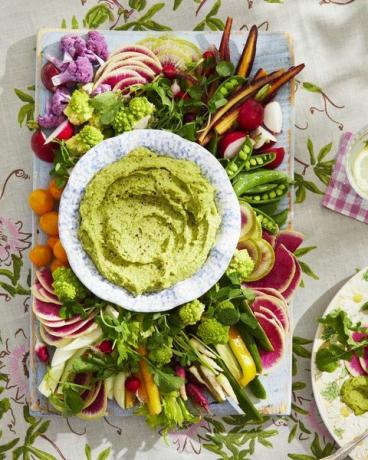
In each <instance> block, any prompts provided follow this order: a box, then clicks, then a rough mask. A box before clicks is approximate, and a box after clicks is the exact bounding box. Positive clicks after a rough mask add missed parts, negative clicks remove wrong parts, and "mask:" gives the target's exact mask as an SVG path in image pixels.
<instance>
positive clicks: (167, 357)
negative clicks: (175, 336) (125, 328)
mask: <svg viewBox="0 0 368 460" xmlns="http://www.w3.org/2000/svg"><path fill="white" fill-rule="evenodd" d="M172 357H173V350H172V348H170V347H169V346H167V345H162V346H161V347H160V348H154V349H153V350H151V351H150V352H149V353H148V358H149V359H150V360H151V361H152V362H153V363H154V364H156V365H157V366H159V367H161V366H164V365H165V364H168V363H169V362H170V361H171V359H172Z"/></svg>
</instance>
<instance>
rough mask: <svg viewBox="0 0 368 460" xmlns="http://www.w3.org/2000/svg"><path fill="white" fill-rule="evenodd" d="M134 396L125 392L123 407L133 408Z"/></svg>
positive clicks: (129, 392)
mask: <svg viewBox="0 0 368 460" xmlns="http://www.w3.org/2000/svg"><path fill="white" fill-rule="evenodd" d="M134 402H135V394H134V393H132V392H131V391H129V390H125V407H126V408H127V409H131V408H132V407H133V406H134Z"/></svg>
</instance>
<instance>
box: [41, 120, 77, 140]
mask: <svg viewBox="0 0 368 460" xmlns="http://www.w3.org/2000/svg"><path fill="white" fill-rule="evenodd" d="M73 135H74V126H73V125H72V124H71V123H70V121H69V120H65V121H63V122H62V123H61V124H60V125H59V126H58V127H57V128H55V129H54V131H53V132H52V133H51V134H50V135H49V136H48V137H47V138H46V140H45V145H47V144H49V143H50V142H53V141H54V140H55V139H58V140H59V141H66V140H68V139H70V138H71V137H72V136H73Z"/></svg>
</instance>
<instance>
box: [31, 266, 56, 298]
mask: <svg viewBox="0 0 368 460" xmlns="http://www.w3.org/2000/svg"><path fill="white" fill-rule="evenodd" d="M36 278H37V279H38V281H39V282H40V284H41V285H42V287H43V288H44V289H45V290H46V291H48V292H49V293H50V294H54V295H55V291H54V289H53V287H52V283H53V282H54V279H53V277H52V273H51V271H50V270H49V269H48V268H45V269H43V270H38V271H37V272H36Z"/></svg>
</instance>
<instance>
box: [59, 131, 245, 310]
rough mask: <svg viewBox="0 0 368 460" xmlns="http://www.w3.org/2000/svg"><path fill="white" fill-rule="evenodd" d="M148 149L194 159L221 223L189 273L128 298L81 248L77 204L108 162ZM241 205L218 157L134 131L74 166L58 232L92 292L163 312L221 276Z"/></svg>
mask: <svg viewBox="0 0 368 460" xmlns="http://www.w3.org/2000/svg"><path fill="white" fill-rule="evenodd" d="M141 146H144V147H147V148H149V149H152V150H154V151H156V152H157V153H159V154H162V155H166V156H169V157H173V158H178V159H186V160H192V161H194V162H195V163H196V164H197V165H198V166H199V167H200V169H201V172H202V174H203V175H204V176H205V177H207V179H208V180H209V182H210V183H211V184H212V185H213V186H214V188H215V190H216V205H217V208H218V212H219V214H220V217H221V225H220V228H219V231H218V234H217V239H216V243H215V245H214V246H213V248H212V249H211V251H210V253H209V256H208V258H207V261H206V262H205V264H204V265H203V266H202V267H201V269H200V270H199V271H198V272H196V273H195V274H194V275H193V276H192V277H190V278H188V279H185V280H183V281H180V282H178V283H176V284H175V285H173V286H171V287H169V288H167V289H164V290H162V291H158V292H153V293H147V294H143V295H140V296H133V295H132V294H131V293H130V292H128V291H127V290H126V289H124V288H122V287H119V286H117V285H115V284H113V283H111V282H110V281H108V280H106V279H105V278H104V277H103V276H101V275H100V273H99V272H98V271H97V269H96V267H95V265H94V263H93V262H92V260H91V259H90V257H89V256H88V255H87V253H86V252H85V251H84V249H83V247H82V245H81V243H80V241H79V239H78V236H77V232H78V226H79V205H80V202H81V199H82V197H83V194H84V190H85V187H86V186H87V184H88V183H89V182H90V180H91V179H92V178H93V176H94V175H95V174H96V173H97V172H98V171H100V170H101V169H102V168H104V167H105V166H107V165H108V164H110V163H112V162H114V161H117V160H118V159H120V158H122V157H123V156H125V155H127V154H128V153H129V152H130V151H131V150H133V149H134V148H136V147H141ZM240 224H241V217H240V208H239V202H238V199H237V197H236V195H235V193H234V191H233V188H232V185H231V183H230V180H229V178H228V177H227V174H226V172H225V170H224V168H223V167H222V166H221V164H220V163H219V162H218V160H217V159H216V158H215V157H214V156H213V155H212V154H211V153H210V152H208V150H206V149H205V148H203V147H201V146H200V145H198V144H196V143H194V142H190V141H188V140H186V139H183V138H181V137H180V136H178V135H176V134H173V133H170V132H167V131H160V130H154V129H137V130H134V131H130V132H127V133H123V134H121V135H120V136H116V137H113V138H110V139H106V140H105V141H103V142H101V143H100V144H98V145H97V146H95V147H94V148H92V149H91V150H90V151H89V152H87V153H86V154H85V155H84V156H83V157H82V158H81V159H80V160H79V161H78V163H77V164H76V166H75V167H74V169H73V171H72V173H71V175H70V178H69V180H68V184H67V186H66V188H65V190H64V192H63V194H62V199H61V201H60V208H59V234H60V239H61V242H62V244H63V246H64V248H65V250H66V253H67V255H68V260H69V263H70V266H71V268H72V270H73V271H74V272H75V274H76V275H77V276H78V278H79V279H80V280H81V282H82V283H83V284H84V285H85V286H86V287H87V288H88V289H89V290H90V291H91V292H93V293H94V294H95V295H96V296H98V297H99V298H101V299H103V300H106V301H108V302H112V303H114V304H116V305H119V306H121V307H124V308H126V309H127V310H132V311H138V312H158V311H166V310H170V309H172V308H175V307H177V306H178V305H181V304H183V303H185V302H189V301H191V300H193V299H196V298H198V297H200V296H201V295H203V294H204V293H205V292H207V291H208V290H209V289H210V288H211V287H212V286H213V285H214V284H215V283H216V282H217V281H218V280H219V279H220V278H221V276H222V275H223V273H224V272H225V270H226V268H227V266H228V264H229V262H230V260H231V257H232V255H233V254H234V251H235V249H236V245H237V243H238V240H239V235H240Z"/></svg>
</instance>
